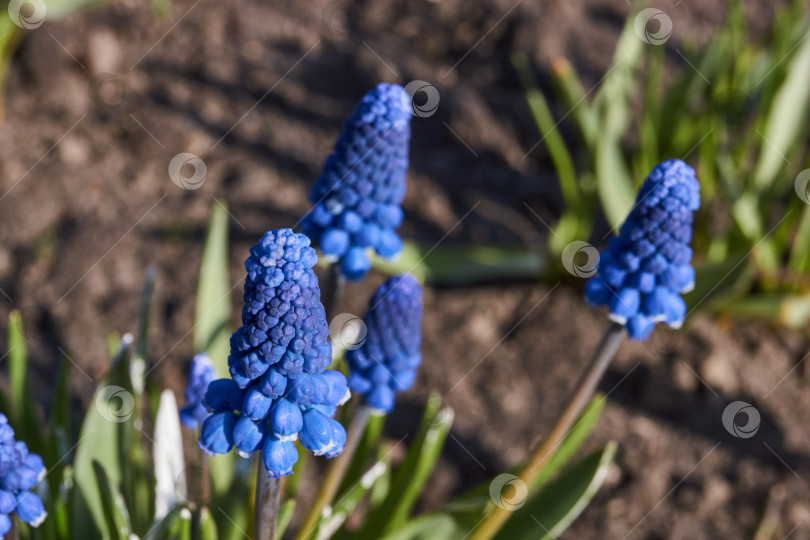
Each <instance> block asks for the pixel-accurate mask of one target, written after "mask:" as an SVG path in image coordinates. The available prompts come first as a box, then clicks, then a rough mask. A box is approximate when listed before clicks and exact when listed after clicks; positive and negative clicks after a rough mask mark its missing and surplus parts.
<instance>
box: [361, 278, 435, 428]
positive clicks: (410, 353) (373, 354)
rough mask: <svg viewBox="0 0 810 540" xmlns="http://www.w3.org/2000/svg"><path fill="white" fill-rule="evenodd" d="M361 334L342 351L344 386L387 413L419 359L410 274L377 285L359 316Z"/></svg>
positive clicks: (415, 285)
mask: <svg viewBox="0 0 810 540" xmlns="http://www.w3.org/2000/svg"><path fill="white" fill-rule="evenodd" d="M363 322H364V323H365V325H366V331H367V333H366V338H365V341H364V342H363V344H362V345H361V346H360V347H357V348H350V349H349V350H348V351H346V360H347V361H348V363H349V368H350V369H351V374H350V375H349V387H350V388H351V389H352V391H353V392H356V393H359V394H363V395H364V396H365V400H366V403H367V404H368V405H369V406H370V407H371V408H372V409H375V410H378V411H381V412H385V413H388V412H391V410H392V409H393V408H394V393H395V392H402V391H404V390H407V389H408V388H410V387H411V386H412V385H413V383H414V381H415V380H416V370H417V368H418V367H419V363H420V362H421V361H422V355H421V353H420V352H419V345H420V344H421V341H422V336H421V329H420V325H421V323H422V288H421V287H420V286H419V282H417V281H416V279H415V278H414V277H413V276H411V275H410V274H403V275H400V276H394V277H392V278H390V279H389V280H388V281H386V282H385V283H383V284H382V285H380V287H379V288H378V289H377V291H376V292H375V293H374V296H372V298H371V300H370V301H369V310H368V312H367V313H366V315H365V317H363Z"/></svg>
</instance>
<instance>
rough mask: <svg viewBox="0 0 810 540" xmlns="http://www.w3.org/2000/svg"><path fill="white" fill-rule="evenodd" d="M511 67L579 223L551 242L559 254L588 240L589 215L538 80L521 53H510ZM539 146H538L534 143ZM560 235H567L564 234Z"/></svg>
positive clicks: (569, 208)
mask: <svg viewBox="0 0 810 540" xmlns="http://www.w3.org/2000/svg"><path fill="white" fill-rule="evenodd" d="M512 65H513V66H514V68H515V71H517V74H518V77H519V78H520V81H521V83H522V85H523V90H524V94H525V97H526V102H527V103H528V105H529V109H530V110H531V113H532V116H533V117H534V123H535V124H536V125H537V130H538V131H539V132H540V135H541V139H540V141H542V142H543V143H544V144H545V146H546V148H547V149H548V153H549V156H550V157H551V162H552V163H553V164H554V169H555V171H556V172H557V179H558V182H559V184H560V191H561V192H562V196H563V199H564V200H565V206H566V211H567V212H569V213H570V214H573V215H574V216H578V217H579V218H580V219H579V220H578V221H577V222H576V223H578V224H581V225H582V229H583V230H582V231H578V230H573V231H569V235H567V236H565V237H563V236H562V235H561V234H560V231H559V230H558V231H557V234H556V235H552V236H551V238H550V241H551V247H552V251H553V252H554V253H561V252H562V250H563V248H564V247H565V246H566V245H567V244H568V243H569V242H571V241H573V240H575V239H576V238H578V237H585V238H587V237H588V235H589V234H590V231H589V229H590V223H588V222H587V217H588V214H587V213H586V212H585V208H586V203H585V200H584V199H583V195H582V193H581V192H580V189H579V182H578V179H577V173H576V169H575V168H574V160H573V159H572V158H571V154H570V152H569V151H568V148H567V147H566V145H565V141H564V140H563V138H562V134H561V133H560V131H559V129H557V127H558V124H559V122H555V121H554V116H552V114H551V109H550V108H549V106H548V102H547V101H546V98H545V96H543V93H542V92H541V91H540V87H539V85H538V82H537V78H536V77H535V75H534V72H533V71H532V69H531V66H529V60H528V58H527V57H526V55H525V54H523V53H521V52H514V53H512ZM537 144H538V145H539V144H540V142H538V143H537ZM563 232H566V231H565V230H563Z"/></svg>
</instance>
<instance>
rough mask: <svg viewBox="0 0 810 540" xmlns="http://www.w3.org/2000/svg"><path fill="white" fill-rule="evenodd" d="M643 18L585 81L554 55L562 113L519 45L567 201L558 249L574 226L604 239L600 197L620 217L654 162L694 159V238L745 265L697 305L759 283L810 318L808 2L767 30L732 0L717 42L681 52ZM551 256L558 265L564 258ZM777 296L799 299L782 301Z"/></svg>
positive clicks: (716, 256) (788, 313) (771, 297)
mask: <svg viewBox="0 0 810 540" xmlns="http://www.w3.org/2000/svg"><path fill="white" fill-rule="evenodd" d="M634 19H635V13H631V14H630V16H629V17H628V21H627V24H626V25H625V27H624V30H623V31H622V34H621V36H620V37H619V41H618V44H617V47H616V51H615V53H614V57H613V58H614V59H613V62H612V64H611V66H610V67H609V68H608V70H607V72H606V75H605V77H604V79H603V80H601V81H600V82H599V83H598V84H597V85H596V87H594V88H592V89H590V90H588V91H586V90H585V88H584V85H583V84H582V83H581V82H580V80H579V79H578V77H577V75H576V73H575V72H574V70H573V69H572V67H571V66H570V64H568V62H566V61H565V60H564V59H557V60H555V61H554V62H552V70H551V76H552V82H553V87H554V89H555V91H556V97H557V98H558V101H559V103H560V104H561V109H560V110H559V111H553V110H551V112H552V113H554V114H556V115H557V116H556V118H555V116H554V114H550V110H549V107H548V106H547V105H546V104H547V103H548V102H549V101H550V100H549V99H548V98H547V97H546V96H544V94H543V92H542V90H540V88H539V87H538V85H537V83H536V81H535V79H534V75H533V74H532V73H531V69H530V67H529V65H528V62H527V61H526V59H525V57H524V56H523V55H521V54H520V53H515V55H514V56H513V64H514V67H515V69H516V71H517V73H518V75H519V77H520V80H521V81H522V83H523V85H524V87H525V91H526V94H525V95H526V101H527V104H528V106H529V109H530V110H531V111H532V113H533V115H534V118H535V120H536V124H537V128H538V131H539V134H540V141H541V142H542V145H540V144H538V145H537V148H542V147H545V149H546V150H547V151H548V155H549V158H550V160H551V163H552V165H553V166H554V167H555V170H556V171H557V174H558V177H559V179H560V191H561V193H562V194H563V199H564V202H565V209H564V210H563V212H562V215H561V216H560V220H559V222H558V223H557V224H556V226H555V227H554V230H555V231H556V232H557V234H556V236H555V235H551V236H550V237H549V239H548V242H549V252H550V253H552V254H558V253H560V250H561V247H564V246H565V245H567V244H568V243H569V242H571V241H574V240H589V239H590V240H592V241H594V242H595V243H596V244H598V245H600V246H601V245H602V244H604V240H603V238H602V234H600V235H599V236H598V237H596V238H593V239H591V238H589V231H590V230H591V227H592V224H593V222H594V213H593V212H592V211H591V208H593V207H599V208H601V212H602V214H603V215H604V216H605V217H606V219H607V222H608V224H609V225H610V227H612V228H613V227H616V226H617V225H618V224H620V223H621V222H622V221H623V220H624V218H625V217H626V215H627V212H628V210H629V208H630V207H631V205H632V204H633V199H634V193H635V191H636V189H637V187H638V185H639V184H640V182H641V181H642V180H643V179H644V178H645V177H646V175H647V174H648V173H649V171H650V169H651V168H652V167H653V166H654V165H655V164H656V163H658V162H660V161H663V160H665V159H669V158H681V159H685V160H688V161H689V162H690V163H692V164H693V165H694V166H695V168H696V169H697V172H698V178H699V179H700V181H701V196H702V200H703V204H702V209H701V211H700V212H699V213H698V215H697V216H696V223H697V225H698V226H696V228H695V238H694V240H693V247H694V250H695V261H696V265H697V270H698V273H699V275H700V274H701V273H703V274H704V275H707V273H706V272H703V269H704V268H709V269H711V268H716V267H717V266H725V267H726V270H727V271H729V272H731V274H733V275H728V274H718V275H716V279H715V280H714V281H713V282H711V283H710V284H709V287H705V288H704V290H702V291H700V292H698V291H695V292H694V293H693V294H691V295H689V296H688V297H687V301H688V303H689V304H690V308H691V307H696V306H703V307H709V308H711V309H715V310H731V309H735V308H736V307H737V306H738V305H739V303H738V302H739V301H742V300H743V299H744V298H745V297H746V296H748V295H750V294H751V293H752V292H756V293H760V295H761V296H762V298H758V299H757V304H758V309H755V310H752V309H746V310H745V313H746V314H748V313H750V314H760V315H763V316H768V317H775V318H777V319H778V320H779V321H781V322H783V323H785V324H790V325H791V326H801V325H803V324H805V323H806V322H807V320H808V317H810V311H808V310H806V309H804V308H803V307H802V306H803V304H804V302H805V296H806V294H807V293H808V292H810V291H809V289H808V285H810V282H809V281H808V280H807V279H805V278H804V277H803V274H804V273H806V272H808V271H810V204H807V203H806V202H805V200H810V199H808V197H807V194H806V193H804V194H803V193H801V189H803V188H802V187H801V185H800V182H798V181H795V182H794V180H796V178H797V175H798V174H799V173H800V171H802V169H805V168H807V167H808V166H809V165H810V163H808V159H807V156H806V153H805V152H804V147H805V145H804V144H802V142H803V141H806V140H807V136H808V127H807V122H805V121H804V120H805V118H806V116H807V111H808V102H809V101H810V71H808V70H807V69H806V67H807V65H808V64H810V40H807V39H805V38H806V37H807V35H808V32H810V17H808V16H807V15H806V14H804V13H803V10H802V6H801V3H800V2H794V3H793V5H791V6H789V7H785V8H781V9H780V10H778V11H777V16H776V18H775V23H774V26H773V28H772V30H771V34H770V36H768V38H767V39H766V40H765V43H756V42H754V41H753V40H752V39H751V38H750V36H749V35H748V29H747V27H746V25H745V17H744V16H743V14H742V10H741V5H740V2H739V1H734V2H731V4H730V6H729V7H728V14H727V17H726V24H725V26H724V27H722V28H721V29H719V30H718V31H717V32H715V34H714V35H713V36H712V38H711V39H710V41H709V43H708V44H707V45H706V46H705V47H701V48H700V49H698V48H697V47H696V46H695V45H694V44H693V43H692V42H691V41H689V40H688V39H687V40H685V42H684V43H683V44H678V46H677V52H678V53H679V55H680V56H681V57H682V61H678V60H677V59H674V58H673V57H672V55H667V56H668V57H669V58H667V56H665V54H664V51H665V50H667V51H671V50H672V49H673V48H674V47H673V43H665V44H662V45H651V44H647V43H645V42H644V41H643V40H641V39H640V38H639V37H638V36H637V35H636V34H635V31H634V27H633V22H634ZM665 73H666V77H664V74H665ZM634 99H636V100H640V102H641V103H642V108H641V110H640V111H635V110H631V108H630V106H629V104H630V103H631V101H632V100H634ZM566 122H568V123H571V124H572V125H573V126H574V128H575V132H576V133H577V135H578V137H577V139H576V140H573V141H569V142H568V143H566V142H565V141H562V139H561V138H560V137H559V136H558V135H557V130H558V129H559V127H558V124H563V125H564V124H565V123H566ZM537 153H538V152H537V151H536V150H533V151H532V154H537ZM567 156H571V157H570V158H569V157H567ZM571 161H573V163H575V167H576V171H575V173H574V174H573V175H572V172H571V167H570V162H571ZM572 176H573V180H572ZM794 184H795V185H794ZM794 187H795V189H794ZM797 191H798V192H799V196H798V197H797ZM719 216H730V217H731V219H730V220H724V219H723V218H719ZM568 222H574V223H577V224H578V226H576V227H572V226H567V225H566V223H568ZM549 262H550V263H551V264H552V265H554V264H557V265H559V262H558V258H556V259H555V258H551V259H550V261H549ZM729 262H730V263H731V264H728V263H729ZM735 265H736V266H735ZM553 269H554V268H553V266H552V270H553ZM708 274H714V272H712V271H710V272H708ZM705 283H706V282H705V281H704V284H705ZM779 305H781V306H788V307H789V308H788V309H778V308H774V306H779ZM797 305H798V306H799V308H795V306H797ZM759 307H767V309H759Z"/></svg>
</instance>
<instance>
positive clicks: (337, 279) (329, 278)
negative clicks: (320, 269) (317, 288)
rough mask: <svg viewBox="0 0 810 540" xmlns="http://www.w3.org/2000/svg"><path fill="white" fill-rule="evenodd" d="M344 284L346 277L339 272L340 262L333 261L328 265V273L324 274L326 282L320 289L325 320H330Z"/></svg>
mask: <svg viewBox="0 0 810 540" xmlns="http://www.w3.org/2000/svg"><path fill="white" fill-rule="evenodd" d="M345 284H346V278H345V277H343V274H342V273H341V272H340V264H339V263H338V262H333V263H331V264H330V265H329V273H328V274H327V275H326V283H325V284H324V286H323V289H321V298H323V308H324V310H325V311H326V322H327V323H329V322H331V321H332V317H334V316H335V308H337V304H338V301H339V300H340V295H341V294H342V293H343V286H344V285H345Z"/></svg>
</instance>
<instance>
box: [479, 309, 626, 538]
mask: <svg viewBox="0 0 810 540" xmlns="http://www.w3.org/2000/svg"><path fill="white" fill-rule="evenodd" d="M624 332H625V330H624V326H622V325H620V324H618V323H615V322H611V323H610V326H609V327H608V329H607V331H606V332H605V335H604V336H603V337H602V341H601V343H599V347H597V349H596V353H595V354H594V355H593V358H592V359H591V363H590V364H589V365H588V367H587V369H586V370H585V372H584V373H583V374H582V377H581V378H580V379H579V382H577V385H576V387H575V390H574V393H573V394H572V395H571V397H570V398H569V400H568V403H567V404H566V406H565V408H564V409H563V410H562V413H560V416H559V417H558V418H557V421H556V422H555V423H554V427H553V428H552V429H551V432H550V433H549V434H548V436H547V437H546V438H545V439H544V440H543V442H542V443H541V444H540V447H539V448H538V449H537V451H536V452H535V453H534V455H533V456H532V458H531V459H530V460H529V462H528V463H527V464H526V467H525V468H524V469H523V471H522V472H521V473H520V476H519V478H520V480H521V481H523V483H524V484H526V486H527V487H529V486H531V485H532V484H533V483H534V479H535V478H537V475H538V474H540V472H541V471H542V470H543V467H544V466H545V465H546V464H547V463H548V461H549V460H550V459H551V457H552V456H553V455H554V452H555V450H556V449H557V447H558V446H559V445H560V442H562V440H563V438H565V435H566V434H567V433H568V431H569V430H570V429H571V426H572V425H573V423H574V421H575V420H576V419H577V417H578V416H579V415H580V413H581V412H582V410H583V409H584V408H585V406H586V405H587V404H588V403H589V402H590V401H591V398H593V395H594V393H595V392H596V387H597V385H598V384H599V381H600V380H601V379H602V376H603V375H604V374H605V371H606V370H607V368H608V366H609V365H610V362H611V360H613V356H614V355H615V354H616V350H617V349H618V348H619V345H620V344H621V342H622V340H623V339H624ZM509 515H510V512H509V511H508V510H505V509H504V508H502V507H500V506H495V508H494V509H493V510H492V512H490V513H489V515H488V516H487V517H486V518H485V519H484V520H483V521H482V522H481V524H480V525H479V526H478V527H477V528H476V529H475V530H474V531H473V533H472V535H471V536H470V540H489V539H490V538H492V537H493V536H495V534H496V533H497V532H498V530H499V529H500V528H501V526H502V525H503V524H504V522H505V521H506V520H507V519H508V518H509Z"/></svg>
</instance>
